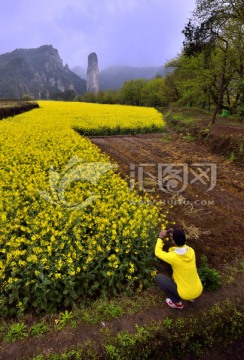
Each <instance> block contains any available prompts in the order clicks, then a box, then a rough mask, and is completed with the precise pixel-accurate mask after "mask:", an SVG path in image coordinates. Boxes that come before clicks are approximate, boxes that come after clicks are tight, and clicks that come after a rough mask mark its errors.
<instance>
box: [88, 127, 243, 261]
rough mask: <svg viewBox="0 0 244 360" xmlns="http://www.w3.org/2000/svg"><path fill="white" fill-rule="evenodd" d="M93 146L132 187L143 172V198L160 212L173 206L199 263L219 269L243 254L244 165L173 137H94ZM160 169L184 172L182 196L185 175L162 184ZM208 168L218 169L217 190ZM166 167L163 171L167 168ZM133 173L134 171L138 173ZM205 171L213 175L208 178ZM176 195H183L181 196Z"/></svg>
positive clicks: (171, 217) (173, 214)
mask: <svg viewBox="0 0 244 360" xmlns="http://www.w3.org/2000/svg"><path fill="white" fill-rule="evenodd" d="M92 141H93V142H94V143H95V144H96V145H97V146H99V147H100V148H101V149H102V150H103V151H104V152H106V153H107V154H109V155H110V157H111V159H112V160H115V161H116V162H117V164H118V165H119V168H118V170H119V172H120V174H121V175H122V176H123V177H124V178H126V179H127V180H128V182H129V181H130V180H131V179H132V176H133V177H134V179H135V180H136V181H138V176H139V175H138V174H139V172H140V173H142V172H143V179H142V181H141V184H140V185H141V186H142V187H144V191H141V193H143V192H147V193H148V194H151V196H153V197H155V196H158V197H159V198H158V199H159V200H160V201H161V203H162V211H165V209H167V208H168V207H169V204H172V205H173V208H172V209H170V214H169V216H168V218H169V220H171V221H172V222H173V221H174V222H176V224H177V225H178V226H180V227H183V228H184V229H185V231H186V233H188V235H189V243H190V244H192V245H193V247H194V248H195V249H196V252H197V254H198V258H200V256H201V255H202V254H205V255H207V257H208V258H209V262H210V263H211V264H212V265H214V266H215V267H216V268H221V267H222V266H223V265H224V264H225V263H226V262H228V263H230V262H231V263H232V262H234V261H235V258H236V257H237V256H238V254H241V251H242V250H243V239H244V236H243V230H244V221H243V220H244V171H243V170H244V166H243V165H237V164H234V163H232V162H230V161H229V160H227V159H224V158H223V157H222V156H218V155H217V154H213V153H212V152H210V151H209V150H208V149H207V147H206V146H204V145H203V144H198V143H196V142H187V141H184V140H182V139H181V138H180V137H179V136H178V135H177V134H173V133H172V134H171V135H170V137H169V136H168V135H166V137H165V135H162V134H152V135H137V136H120V137H116V136H114V137H96V138H95V137H93V138H92ZM131 164H133V165H134V167H133V165H131ZM143 164H145V165H143ZM160 164H172V165H173V168H175V169H177V170H178V169H180V170H182V169H183V167H184V171H185V182H186V180H187V178H188V186H186V188H185V190H183V191H181V190H182V188H183V186H182V184H183V181H181V180H182V178H183V175H182V172H181V173H180V174H179V176H180V179H179V178H178V180H179V181H178V183H179V184H177V178H176V176H175V177H174V176H173V175H172V174H171V175H170V176H169V178H168V179H166V180H164V178H163V176H161V175H160V174H158V170H160V166H161V165H160ZM193 164H199V165H197V166H195V165H194V166H193ZM203 164H206V165H203ZM209 164H213V166H216V172H217V174H216V186H214V188H213V189H212V190H209V187H210V177H211V176H210V173H211V169H210V168H209ZM177 166H178V167H177ZM162 168H163V169H165V166H164V165H163V166H162ZM131 169H135V170H134V173H132V171H131ZM207 169H208V170H209V171H208V173H206V174H205V172H204V171H205V170H206V171H207ZM212 173H213V171H212ZM196 176H198V177H197V178H196ZM208 177H209V179H208ZM172 179H173V181H172V183H171V185H172V186H176V185H179V186H176V187H175V188H172V189H171V190H175V191H171V192H170V191H168V190H170V189H167V186H168V185H169V184H170V181H171V180H172ZM174 179H176V181H175V182H174ZM158 181H159V182H160V184H158ZM213 181H214V179H213ZM190 182H192V183H190ZM176 190H179V193H178V194H177V193H176ZM208 190H209V191H208ZM172 222H169V226H174V225H172Z"/></svg>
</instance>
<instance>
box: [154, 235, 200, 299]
mask: <svg viewBox="0 0 244 360" xmlns="http://www.w3.org/2000/svg"><path fill="white" fill-rule="evenodd" d="M163 246H164V243H163V240H162V239H161V238H158V240H157V243H156V247H155V255H156V256H157V257H158V258H159V259H161V260H163V261H165V262H167V263H168V264H170V265H171V266H172V269H173V279H174V281H175V283H176V285H177V291H178V294H179V296H180V297H181V299H183V300H192V299H195V298H197V297H198V296H199V295H201V293H202V290H203V287H202V283H201V280H200V278H199V276H198V273H197V268H196V258H195V251H194V250H193V249H192V248H191V247H190V246H187V245H184V246H182V247H177V246H173V247H171V248H170V249H169V251H168V252H167V251H163Z"/></svg>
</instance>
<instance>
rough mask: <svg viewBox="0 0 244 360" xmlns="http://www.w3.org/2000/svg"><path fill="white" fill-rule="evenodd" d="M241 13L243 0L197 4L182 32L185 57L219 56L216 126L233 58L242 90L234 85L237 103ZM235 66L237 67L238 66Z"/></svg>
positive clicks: (243, 65) (243, 27) (243, 28)
mask: <svg viewBox="0 0 244 360" xmlns="http://www.w3.org/2000/svg"><path fill="white" fill-rule="evenodd" d="M243 18H244V10H243V1H242V0H197V2H196V9H195V11H194V13H193V18H192V19H190V20H189V22H188V24H187V25H186V26H185V28H184V30H183V34H184V35H185V41H184V43H183V45H184V54H185V55H186V57H192V56H197V55H198V54H200V53H204V54H205V56H208V55H210V54H212V53H214V52H218V53H219V60H220V61H221V74H220V78H219V79H218V80H219V81H218V82H219V90H218V100H217V104H216V108H215V111H214V115H213V119H212V123H214V122H215V119H216V115H217V113H218V111H219V109H220V108H221V107H222V106H223V97H224V94H225V92H227V91H228V85H229V84H228V77H227V67H228V63H230V61H231V59H234V58H235V62H236V65H237V66H238V68H239V69H238V72H239V77H240V78H241V86H240V84H239V83H238V80H237V81H236V84H235V87H236V90H237V94H235V97H236V101H237V102H238V101H239V99H240V96H241V93H239V88H240V89H241V88H242V81H243V69H244V63H243V61H244V59H243V36H244V25H243V23H244V22H243ZM237 63H238V64H237Z"/></svg>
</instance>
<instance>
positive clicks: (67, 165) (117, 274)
mask: <svg viewBox="0 0 244 360" xmlns="http://www.w3.org/2000/svg"><path fill="white" fill-rule="evenodd" d="M40 106H41V107H40V109H35V110H32V111H30V112H27V113H24V114H21V115H18V116H16V117H14V118H9V119H5V120H2V121H1V122H0V150H1V151H0V163H1V167H0V298H1V299H3V301H2V302H1V304H2V303H3V304H4V306H5V307H6V308H8V309H12V310H11V311H12V313H14V311H15V308H16V306H17V304H19V303H20V302H21V303H22V308H27V307H34V308H37V309H43V310H45V311H50V310H55V309H56V308H57V307H58V306H59V305H69V304H71V303H72V302H73V301H75V300H77V299H79V298H81V297H83V296H95V295H99V294H101V293H104V292H106V293H115V294H116V293H119V292H120V291H122V290H123V291H124V290H126V288H129V286H131V283H133V281H137V283H138V286H139V287H142V286H143V284H144V280H145V281H148V279H149V278H148V276H149V277H150V272H151V271H152V269H149V270H150V271H148V262H149V261H150V259H151V258H152V254H153V251H152V246H153V245H154V241H155V237H156V234H155V228H156V227H158V225H159V223H162V222H164V220H163V219H164V218H163V217H162V216H161V215H159V211H158V208H157V206H156V205H149V202H148V201H145V202H144V201H143V199H142V198H140V197H139V196H138V195H137V194H136V193H135V192H134V191H130V189H129V188H128V186H127V184H126V182H125V181H124V180H122V179H121V178H120V177H119V176H118V175H117V174H116V173H115V172H114V170H113V168H112V167H111V161H110V159H109V157H108V156H106V155H105V154H102V153H101V151H100V150H99V149H98V148H97V147H96V146H95V145H94V144H92V142H91V141H90V140H89V139H88V138H85V137H83V136H80V135H79V134H78V133H77V132H75V131H74V130H73V128H74V127H80V128H82V127H86V128H89V127H91V128H92V126H95V127H96V126H99V124H100V126H104V124H106V126H110V124H111V127H113V126H118V124H119V123H120V126H121V124H122V122H123V121H124V123H126V124H127V125H126V126H129V124H130V121H129V119H130V112H131V114H132V115H131V119H132V120H131V126H133V122H134V121H138V122H141V124H143V122H144V118H143V116H145V119H146V120H145V121H147V122H150V117H148V116H149V115H148V114H149V113H150V111H149V110H150V109H144V108H142V109H141V108H138V112H137V115H136V110H134V108H129V107H122V106H118V107H117V106H114V105H110V106H107V105H106V106H105V105H97V104H84V103H64V102H51V101H50V102H40ZM123 109H124V110H123ZM123 111H124V113H123ZM144 111H145V113H144ZM152 114H153V112H152ZM152 117H153V116H152ZM113 166H114V164H113ZM74 169H75V170H74ZM94 169H95V170H94ZM148 274H149V275H148ZM126 279H127V280H126ZM128 280H129V281H128ZM1 299H0V300H1ZM0 311H1V309H0Z"/></svg>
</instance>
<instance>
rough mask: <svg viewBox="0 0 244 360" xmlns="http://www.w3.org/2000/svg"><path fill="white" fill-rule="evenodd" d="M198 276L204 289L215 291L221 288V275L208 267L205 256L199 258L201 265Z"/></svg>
mask: <svg viewBox="0 0 244 360" xmlns="http://www.w3.org/2000/svg"><path fill="white" fill-rule="evenodd" d="M198 274H199V277H200V279H201V282H202V285H203V287H204V289H206V290H210V291H215V290H217V289H219V288H220V287H221V285H222V281H221V275H220V273H219V272H218V271H217V270H215V269H214V268H211V267H209V264H208V259H207V257H206V256H205V255H203V256H202V258H201V265H200V267H199V269H198Z"/></svg>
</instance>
